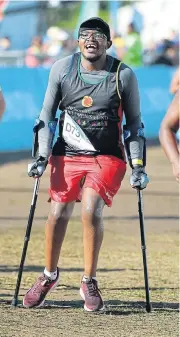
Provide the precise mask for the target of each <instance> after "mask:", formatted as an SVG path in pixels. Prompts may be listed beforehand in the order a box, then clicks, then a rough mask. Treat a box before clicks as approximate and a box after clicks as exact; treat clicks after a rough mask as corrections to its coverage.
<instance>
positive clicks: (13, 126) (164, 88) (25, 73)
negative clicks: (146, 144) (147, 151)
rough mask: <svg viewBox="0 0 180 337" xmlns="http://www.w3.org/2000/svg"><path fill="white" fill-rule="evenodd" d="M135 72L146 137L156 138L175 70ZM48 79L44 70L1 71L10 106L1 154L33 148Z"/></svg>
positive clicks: (1, 130) (0, 131) (0, 129)
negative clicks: (35, 127) (34, 127)
mask: <svg viewBox="0 0 180 337" xmlns="http://www.w3.org/2000/svg"><path fill="white" fill-rule="evenodd" d="M134 71H135V73H136V76H137V79H138V83H139V90H140V98H141V113H142V121H143V122H144V124H145V132H146V137H147V138H148V139H150V138H151V139H152V138H157V137H158V132H159V127H160V123H161V121H162V118H163V116H164V114H165V113H166V111H167V108H168V106H169V104H170V102H171V100H172V95H171V94H170V93H169V85H170V81H171V79H172V75H173V73H174V71H175V69H174V68H173V67H168V66H151V67H141V68H137V69H134ZM48 76H49V70H48V69H44V68H35V69H29V68H25V67H24V68H0V80H1V83H0V85H1V86H2V89H3V94H4V96H5V100H6V104H7V108H6V111H5V113H4V116H3V119H2V120H1V121H0V135H1V139H0V151H20V150H29V149H31V147H32V129H33V125H34V121H35V118H36V117H37V116H38V115H39V113H40V110H41V107H42V103H43V99H44V94H45V91H46V86H47V82H48ZM58 115H59V114H58Z"/></svg>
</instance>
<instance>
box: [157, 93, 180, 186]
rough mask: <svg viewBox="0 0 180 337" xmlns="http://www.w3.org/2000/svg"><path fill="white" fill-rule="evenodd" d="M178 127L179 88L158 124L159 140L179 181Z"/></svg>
mask: <svg viewBox="0 0 180 337" xmlns="http://www.w3.org/2000/svg"><path fill="white" fill-rule="evenodd" d="M178 129H179V90H178V91H177V93H176V94H175V96H174V98H173V100H172V102H171V104H170V106H169V108H168V110H167V113H166V115H165V116H164V119H163V121H162V123H161V126H160V131H159V140H160V143H161V145H162V148H163V149H164V151H165V153H166V155H167V157H168V159H169V161H170V163H171V164H172V167H173V173H174V175H175V177H176V180H177V181H179V150H178V144H177V141H176V132H177V131H178Z"/></svg>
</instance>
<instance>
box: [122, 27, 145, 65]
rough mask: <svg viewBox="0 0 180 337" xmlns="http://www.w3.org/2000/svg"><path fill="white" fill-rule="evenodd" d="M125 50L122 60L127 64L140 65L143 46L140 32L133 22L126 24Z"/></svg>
mask: <svg viewBox="0 0 180 337" xmlns="http://www.w3.org/2000/svg"><path fill="white" fill-rule="evenodd" d="M124 41H125V50H124V56H123V58H122V61H123V62H124V63H126V64H127V65H129V66H141V65H142V64H143V62H142V54H143V48H142V43H141V37H140V34H139V33H138V32H137V31H136V30H135V27H134V24H133V23H130V24H129V25H128V34H127V35H126V36H125V39H124Z"/></svg>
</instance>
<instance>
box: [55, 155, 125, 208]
mask: <svg viewBox="0 0 180 337" xmlns="http://www.w3.org/2000/svg"><path fill="white" fill-rule="evenodd" d="M49 164H50V165H51V177H50V188H49V195H50V197H51V199H52V200H54V201H56V202H70V201H73V200H81V194H82V188H83V189H84V188H86V187H91V188H93V189H94V190H95V191H96V192H97V193H98V194H99V195H100V196H101V197H102V199H103V200H104V201H105V203H106V204H107V205H108V206H111V205H112V199H113V197H114V195H115V194H116V193H117V191H118V189H119V188H120V186H121V181H122V180H123V178H124V175H125V172H126V163H125V162H124V161H122V160H121V159H119V158H116V157H114V156H108V155H99V156H97V157H92V156H73V157H67V156H51V157H50V160H49ZM82 185H83V186H82Z"/></svg>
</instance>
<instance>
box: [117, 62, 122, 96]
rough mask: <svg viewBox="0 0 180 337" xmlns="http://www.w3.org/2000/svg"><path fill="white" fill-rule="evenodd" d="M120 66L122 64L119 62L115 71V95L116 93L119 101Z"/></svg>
mask: <svg viewBox="0 0 180 337" xmlns="http://www.w3.org/2000/svg"><path fill="white" fill-rule="evenodd" d="M121 64H122V62H119V64H118V67H117V71H116V88H117V93H118V96H119V99H120V100H121V94H120V91H119V73H120V68H121Z"/></svg>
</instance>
